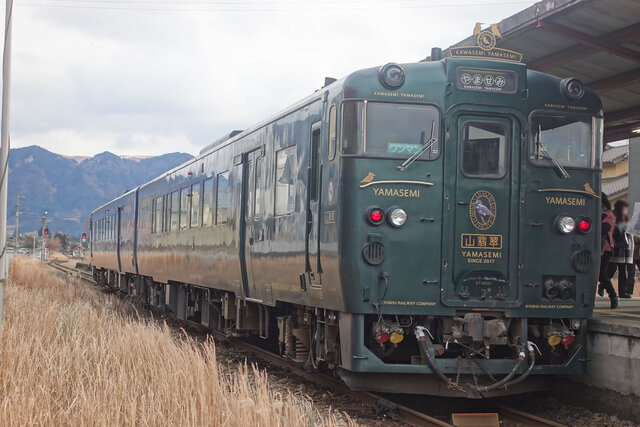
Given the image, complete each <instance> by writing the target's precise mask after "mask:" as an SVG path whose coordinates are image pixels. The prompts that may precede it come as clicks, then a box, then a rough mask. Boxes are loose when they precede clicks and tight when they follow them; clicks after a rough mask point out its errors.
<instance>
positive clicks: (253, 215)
mask: <svg viewBox="0 0 640 427" xmlns="http://www.w3.org/2000/svg"><path fill="white" fill-rule="evenodd" d="M263 153H264V148H259V149H257V150H254V151H250V152H248V153H246V154H244V159H243V175H244V179H243V181H244V186H243V197H242V222H243V236H242V243H243V244H242V246H241V254H240V260H241V263H242V272H243V282H244V284H243V285H244V292H245V297H247V298H254V299H255V298H258V297H259V295H258V292H257V286H256V281H255V277H254V274H253V262H254V258H255V255H256V246H257V245H258V244H259V242H261V241H263V240H264V227H263V226H264V221H263V219H262V218H263V216H262V213H261V212H256V198H257V193H258V191H260V189H261V188H263V185H262V184H263V183H262V182H261V183H259V184H257V185H256V182H257V180H258V179H259V177H260V175H261V173H262V169H263V163H264V160H263ZM257 168H258V173H256V169H257ZM257 190H258V191H257ZM261 206H262V205H261V204H260V205H259V209H260V210H261Z"/></svg>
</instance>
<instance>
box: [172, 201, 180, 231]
mask: <svg viewBox="0 0 640 427" xmlns="http://www.w3.org/2000/svg"><path fill="white" fill-rule="evenodd" d="M179 209H180V197H179V196H178V192H177V191H174V192H173V193H171V230H172V231H173V230H177V229H178V217H179V216H180V215H179V212H180V211H179Z"/></svg>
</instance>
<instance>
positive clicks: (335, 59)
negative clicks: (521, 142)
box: [11, 0, 535, 155]
mask: <svg viewBox="0 0 640 427" xmlns="http://www.w3.org/2000/svg"><path fill="white" fill-rule="evenodd" d="M14 1H15V6H14V7H15V10H14V18H13V19H14V21H13V22H14V26H13V67H12V95H11V102H12V112H11V143H12V147H22V146H27V145H33V144H36V145H40V146H43V147H44V148H46V149H48V150H50V151H53V152H56V153H60V154H65V155H93V154H96V153H100V152H103V151H111V152H113V153H116V154H119V155H157V154H162V153H168V152H174V151H182V152H187V153H191V154H196V153H197V152H198V151H199V150H200V148H201V147H203V146H205V145H206V144H208V143H209V142H211V141H213V140H215V139H217V138H218V137H220V136H221V135H224V134H226V133H228V132H229V131H230V130H232V129H245V128H247V127H248V126H250V125H252V124H255V123H256V122H258V121H260V120H262V119H264V118H266V117H268V116H269V115H272V114H274V113H276V112H278V111H280V110H282V109H283V108H285V107H286V106H288V105H289V104H291V103H293V102H295V101H297V100H299V99H301V98H303V97H305V96H306V95H308V94H310V93H312V92H313V91H314V90H316V89H318V88H319V87H320V86H321V85H322V84H323V81H324V77H325V76H331V77H337V78H339V77H342V76H344V75H346V74H348V73H350V72H351V71H355V70H357V69H360V68H367V67H371V66H377V65H381V64H384V63H386V62H390V61H395V62H414V61H417V60H419V59H421V58H424V57H425V56H427V55H428V54H429V52H430V49H431V47H433V46H439V47H442V48H446V47H448V46H449V45H451V44H453V43H455V42H457V41H459V40H462V39H464V38H466V37H467V36H469V35H470V34H471V32H472V30H473V26H474V25H475V23H476V22H478V21H480V22H485V23H494V22H499V21H500V20H501V19H503V18H506V17H508V16H510V15H512V14H514V13H517V12H518V11H520V10H522V9H524V8H526V7H528V6H530V5H532V4H534V3H535V1H525V0H504V1H499V0H395V1H389V0H322V1H320V0H316V1H311V0H182V1H180V0H139V1H135V0H102V1H101V0H69V1H67V0H14Z"/></svg>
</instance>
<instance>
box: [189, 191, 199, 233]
mask: <svg viewBox="0 0 640 427" xmlns="http://www.w3.org/2000/svg"><path fill="white" fill-rule="evenodd" d="M190 225H191V228H195V227H200V183H197V184H193V185H192V186H191V224H190Z"/></svg>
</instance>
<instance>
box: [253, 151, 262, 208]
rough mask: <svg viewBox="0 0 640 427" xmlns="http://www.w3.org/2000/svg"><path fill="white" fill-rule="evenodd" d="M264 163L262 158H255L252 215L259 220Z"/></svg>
mask: <svg viewBox="0 0 640 427" xmlns="http://www.w3.org/2000/svg"><path fill="white" fill-rule="evenodd" d="M263 163H264V157H257V158H256V195H255V197H256V200H255V202H256V203H255V206H254V208H253V209H254V212H253V215H254V216H255V217H256V218H259V217H260V216H262V205H263V198H262V187H263V180H262V164H263Z"/></svg>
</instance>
